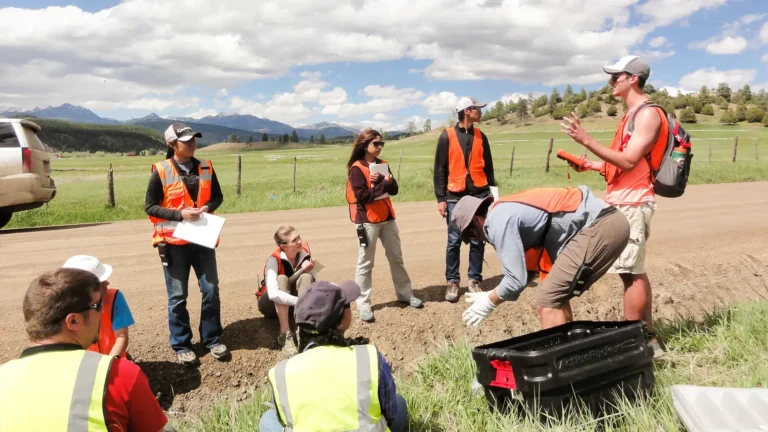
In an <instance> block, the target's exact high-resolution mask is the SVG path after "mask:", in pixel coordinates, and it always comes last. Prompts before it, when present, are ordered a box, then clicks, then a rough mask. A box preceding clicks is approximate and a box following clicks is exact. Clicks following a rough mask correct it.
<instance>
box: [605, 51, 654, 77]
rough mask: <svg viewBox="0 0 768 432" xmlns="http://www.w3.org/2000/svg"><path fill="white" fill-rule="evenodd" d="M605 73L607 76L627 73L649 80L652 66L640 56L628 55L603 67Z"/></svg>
mask: <svg viewBox="0 0 768 432" xmlns="http://www.w3.org/2000/svg"><path fill="white" fill-rule="evenodd" d="M603 71H605V73H607V74H615V73H619V72H627V73H629V74H632V75H637V76H639V77H640V78H643V79H646V80H647V79H648V77H650V76H651V66H650V65H648V62H646V61H645V60H643V59H641V58H640V57H638V56H633V55H628V56H624V57H622V58H620V59H619V61H617V62H616V64H612V65H609V66H603Z"/></svg>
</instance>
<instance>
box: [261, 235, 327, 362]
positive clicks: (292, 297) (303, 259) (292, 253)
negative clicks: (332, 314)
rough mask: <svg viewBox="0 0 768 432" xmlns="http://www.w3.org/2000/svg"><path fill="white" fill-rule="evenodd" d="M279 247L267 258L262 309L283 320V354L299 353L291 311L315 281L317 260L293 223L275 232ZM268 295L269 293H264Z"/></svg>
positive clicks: (262, 288) (269, 315)
mask: <svg viewBox="0 0 768 432" xmlns="http://www.w3.org/2000/svg"><path fill="white" fill-rule="evenodd" d="M275 243H277V249H275V251H274V252H272V254H271V255H270V256H269V258H267V264H266V266H265V267H264V281H262V287H261V290H260V291H259V294H258V296H259V301H258V305H259V312H261V313H262V315H264V316H265V317H266V318H275V317H277V319H278V320H279V321H280V335H278V337H277V343H278V344H279V345H280V346H281V348H282V350H283V353H285V354H286V355H288V356H292V355H294V354H296V353H297V348H296V341H295V339H296V333H295V332H292V331H291V328H290V324H289V320H288V318H289V314H290V313H291V310H292V309H293V306H295V305H296V301H297V300H298V297H299V296H301V295H302V294H304V292H305V291H306V290H307V287H309V285H310V284H311V283H312V282H313V281H314V273H313V269H314V267H315V262H314V260H313V259H312V253H311V250H310V248H309V245H308V244H307V243H305V242H304V241H303V240H302V239H301V236H300V235H299V233H298V231H296V229H295V228H294V227H292V226H281V227H280V228H278V230H277V232H276V233H275ZM265 291H266V292H265ZM264 294H266V295H264Z"/></svg>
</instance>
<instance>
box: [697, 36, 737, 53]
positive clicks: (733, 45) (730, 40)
mask: <svg viewBox="0 0 768 432" xmlns="http://www.w3.org/2000/svg"><path fill="white" fill-rule="evenodd" d="M746 47H747V40H746V39H744V38H743V37H741V36H739V37H730V36H728V37H726V38H724V39H723V40H720V41H717V42H711V43H709V44H707V46H706V48H705V49H706V51H707V52H708V53H710V54H739V53H740V52H742V51H744V49H745V48H746Z"/></svg>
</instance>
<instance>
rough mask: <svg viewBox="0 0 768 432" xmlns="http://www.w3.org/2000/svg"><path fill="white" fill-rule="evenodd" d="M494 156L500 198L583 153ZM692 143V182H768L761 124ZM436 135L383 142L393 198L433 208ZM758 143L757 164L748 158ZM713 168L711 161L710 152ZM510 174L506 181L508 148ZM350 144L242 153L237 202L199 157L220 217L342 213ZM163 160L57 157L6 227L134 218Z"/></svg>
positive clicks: (492, 130)
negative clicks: (111, 179) (396, 188)
mask: <svg viewBox="0 0 768 432" xmlns="http://www.w3.org/2000/svg"><path fill="white" fill-rule="evenodd" d="M584 125H585V127H586V128H587V129H588V130H589V131H591V133H592V135H593V136H594V137H596V138H598V139H600V140H601V141H602V142H604V143H606V144H607V143H608V142H610V139H611V137H612V136H613V131H614V128H615V125H616V119H594V120H586V121H584ZM481 128H482V130H483V131H484V132H485V133H486V134H487V135H488V138H489V140H490V142H491V148H492V152H493V159H494V167H495V173H496V180H497V182H498V183H499V186H500V190H501V193H502V194H508V193H512V192H515V191H517V190H521V189H524V188H529V187H535V186H565V185H567V184H568V183H569V181H568V178H567V166H566V165H565V163H564V162H562V161H561V160H559V159H557V158H556V157H555V156H554V155H552V158H551V171H550V172H549V173H545V172H544V165H545V161H546V156H547V147H548V144H549V138H554V139H555V142H554V151H553V153H554V152H556V151H557V149H558V148H564V149H566V150H569V151H571V152H574V153H579V152H580V151H581V150H580V149H582V147H581V146H579V145H578V144H576V143H574V142H573V141H571V139H570V138H569V137H567V136H566V135H564V134H562V133H561V132H560V131H559V127H558V126H557V122H555V121H549V122H547V123H540V124H535V125H529V126H513V125H507V126H501V125H498V124H491V125H483V126H481ZM686 129H688V130H689V131H690V132H691V135H692V137H693V145H694V147H693V148H694V150H693V153H694V159H693V169H692V173H691V183H692V184H696V183H723V182H740V181H754V180H763V179H768V129H767V128H763V127H762V126H761V125H759V124H746V123H740V124H738V125H735V126H722V125H719V124H707V123H699V124H696V125H686ZM439 132H440V131H437V130H436V131H432V132H430V133H427V134H424V135H418V136H414V137H411V138H408V139H405V140H401V141H389V142H388V143H387V144H386V147H385V148H384V152H383V153H382V157H383V158H385V159H387V160H388V161H389V162H390V164H391V167H392V171H393V172H395V173H397V170H398V168H397V165H398V159H399V156H400V153H401V151H402V154H403V156H402V167H401V169H400V176H399V183H400V194H399V195H398V196H397V197H395V201H401V202H403V201H424V200H433V199H434V195H433V188H432V165H433V159H434V148H435V144H436V142H437V136H438V135H439ZM734 136H738V137H739V156H738V158H737V162H736V163H731V162H730V159H731V154H732V149H733V137H734ZM755 142H757V143H758V148H759V153H760V154H761V155H762V158H761V160H759V161H755V159H754V146H755ZM710 145H711V147H712V162H711V163H710V162H708V153H709V147H710ZM513 147H514V148H515V162H514V171H513V173H512V175H511V176H510V175H509V163H510V155H511V152H512V148H513ZM349 152H350V148H349V146H344V147H339V146H336V147H334V146H324V147H314V148H307V149H287V150H279V149H275V150H261V151H243V152H241V154H242V165H243V172H242V196H240V197H239V198H238V197H237V196H236V194H235V184H236V150H233V151H215V152H211V151H208V152H206V151H205V150H204V149H201V150H199V152H198V154H197V156H198V157H200V158H202V157H205V158H210V159H211V160H212V161H213V165H214V168H215V169H216V172H217V175H218V177H219V181H220V182H221V185H222V189H223V192H224V204H223V206H222V207H221V209H220V210H219V212H218V213H220V214H225V213H235V212H249V211H264V210H282V209H294V208H306V207H328V206H340V205H345V204H346V201H345V199H344V188H345V182H346V168H345V165H346V162H347V158H348V157H349ZM161 158H162V157H161V156H140V157H120V156H106V157H92V158H63V159H54V160H52V162H51V165H52V168H53V170H54V172H53V176H54V178H55V180H56V184H57V186H58V195H57V197H56V199H54V200H53V201H52V202H51V203H50V204H49V205H47V206H44V207H42V208H40V209H37V210H32V211H27V212H22V213H18V214H16V215H14V217H13V219H12V220H11V222H10V224H9V227H32V226H44V225H57V224H69V223H83V222H103V221H116V220H127V219H140V218H144V217H146V216H145V214H144V196H145V193H146V187H147V180H148V178H149V173H150V167H151V165H152V164H153V163H154V162H157V161H158V160H160V159H161ZM294 158H296V161H297V172H296V192H294V191H293V163H294ZM110 163H111V164H112V166H113V169H114V172H115V195H116V203H117V206H116V207H115V208H107V207H106V206H105V203H106V197H107V191H106V184H107V182H106V173H107V169H108V167H109V164H110ZM571 178H572V179H571V184H573V185H578V184H586V185H589V186H590V187H593V188H595V189H603V188H604V187H605V186H604V185H605V184H604V181H603V178H602V177H600V176H599V175H597V174H595V173H585V174H576V173H573V172H572V173H571Z"/></svg>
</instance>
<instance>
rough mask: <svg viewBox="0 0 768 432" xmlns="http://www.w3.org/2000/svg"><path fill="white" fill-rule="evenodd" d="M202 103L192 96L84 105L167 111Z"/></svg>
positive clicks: (100, 107) (92, 102)
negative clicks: (172, 108)
mask: <svg viewBox="0 0 768 432" xmlns="http://www.w3.org/2000/svg"><path fill="white" fill-rule="evenodd" d="M199 104H200V99H198V98H195V97H191V98H176V99H160V98H141V99H134V100H125V101H120V102H105V101H100V100H96V101H85V102H82V105H83V106H84V107H86V108H89V109H92V110H101V109H108V110H117V109H132V110H147V111H165V110H167V109H168V108H171V107H174V108H194V107H197V106H198V105H199Z"/></svg>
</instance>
